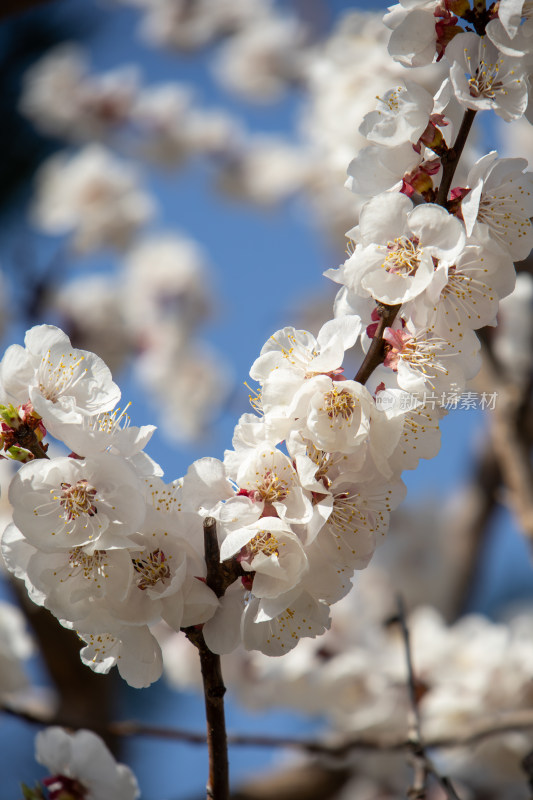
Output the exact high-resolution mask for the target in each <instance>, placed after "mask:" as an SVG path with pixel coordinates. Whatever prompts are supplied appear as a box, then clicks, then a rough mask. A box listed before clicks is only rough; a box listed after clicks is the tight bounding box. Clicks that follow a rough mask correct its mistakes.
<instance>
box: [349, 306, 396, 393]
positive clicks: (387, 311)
mask: <svg viewBox="0 0 533 800" xmlns="http://www.w3.org/2000/svg"><path fill="white" fill-rule="evenodd" d="M376 310H377V312H378V314H379V323H378V327H377V329H376V332H375V334H374V338H373V339H372V343H371V345H370V348H369V350H368V353H367V354H366V356H365V359H364V361H363V363H362V364H361V366H360V367H359V371H358V373H357V375H356V376H355V380H356V381H358V382H359V383H362V384H363V385H364V384H365V383H366V382H367V380H368V379H369V378H370V376H371V375H372V373H373V372H374V370H375V369H376V367H379V365H380V364H382V363H383V361H384V360H385V355H386V350H385V342H384V341H383V334H384V332H385V328H390V326H391V325H392V323H393V322H394V320H395V318H396V314H397V313H398V311H399V310H400V306H399V305H397V306H386V305H384V304H383V303H378V305H377V309H376Z"/></svg>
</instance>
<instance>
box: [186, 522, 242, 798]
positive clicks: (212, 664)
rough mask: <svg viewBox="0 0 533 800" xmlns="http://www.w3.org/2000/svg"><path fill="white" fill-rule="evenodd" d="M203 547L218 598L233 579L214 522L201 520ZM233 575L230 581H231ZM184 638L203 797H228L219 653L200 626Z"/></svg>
mask: <svg viewBox="0 0 533 800" xmlns="http://www.w3.org/2000/svg"><path fill="white" fill-rule="evenodd" d="M204 550H205V561H206V567H207V578H206V583H207V585H208V586H209V588H210V589H212V590H213V591H214V592H215V594H216V595H217V597H222V595H223V594H224V592H225V591H226V588H227V586H228V585H229V583H232V582H233V580H235V577H234V576H233V571H232V568H231V564H227V563H226V562H225V564H224V565H221V563H220V548H219V544H218V538H217V529H216V521H215V520H214V519H213V517H206V519H205V520H204ZM232 577H233V580H232ZM184 632H185V634H186V636H187V638H188V639H189V641H191V642H192V643H193V644H194V646H195V647H196V648H197V649H198V653H199V656H200V668H201V671H202V681H203V687H204V701H205V716H206V722H207V748H208V752H209V779H208V781H207V787H206V789H207V800H228V798H229V764H228V741H227V734H226V717H225V712H224V695H225V693H226V687H225V686H224V681H223V678H222V668H221V666H220V656H219V655H216V654H215V653H212V652H211V650H210V649H209V648H208V647H207V645H206V643H205V640H204V637H203V633H202V630H201V627H197V626H191V627H190V628H186V629H185V630H184Z"/></svg>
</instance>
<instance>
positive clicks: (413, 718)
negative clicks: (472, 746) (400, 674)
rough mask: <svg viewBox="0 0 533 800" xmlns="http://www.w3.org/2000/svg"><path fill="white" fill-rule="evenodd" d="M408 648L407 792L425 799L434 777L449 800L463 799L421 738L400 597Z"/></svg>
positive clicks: (414, 799) (408, 649)
mask: <svg viewBox="0 0 533 800" xmlns="http://www.w3.org/2000/svg"><path fill="white" fill-rule="evenodd" d="M397 621H398V623H399V625H400V628H401V631H402V638H403V643H404V649H405V662H406V666H407V688H408V690H409V722H408V724H409V732H408V741H409V744H410V751H411V760H412V764H413V770H414V774H413V784H412V786H411V788H410V789H409V790H408V791H407V797H408V798H409V800H426V797H427V790H426V785H427V779H428V776H429V775H430V774H431V775H433V776H434V778H435V779H436V780H437V783H438V784H439V786H440V787H441V789H443V790H444V792H445V793H446V797H448V798H449V800H460V798H459V796H458V794H457V793H456V791H455V789H454V788H453V786H452V783H451V781H450V779H449V778H447V777H445V776H444V775H441V774H440V773H439V772H438V771H437V769H436V767H435V765H434V764H433V762H432V761H431V759H430V758H429V756H428V755H427V753H426V746H425V744H424V741H423V739H422V725H421V721H420V710H419V707H418V690H417V680H416V677H415V672H414V667H413V656H412V652H411V637H410V635H409V627H408V625H407V619H406V616H405V607H404V603H403V600H402V597H401V596H400V595H399V596H398V619H397Z"/></svg>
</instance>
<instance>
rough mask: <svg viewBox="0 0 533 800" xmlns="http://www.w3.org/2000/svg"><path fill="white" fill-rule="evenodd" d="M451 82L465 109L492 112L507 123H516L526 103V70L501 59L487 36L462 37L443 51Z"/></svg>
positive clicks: (511, 58)
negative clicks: (447, 60) (446, 59)
mask: <svg viewBox="0 0 533 800" xmlns="http://www.w3.org/2000/svg"><path fill="white" fill-rule="evenodd" d="M446 56H447V57H448V59H449V60H450V62H451V67H450V80H451V82H452V85H453V88H454V91H455V96H456V98H457V100H458V101H459V102H460V103H461V105H462V106H463V107H464V108H470V109H472V110H474V111H485V110H492V111H494V112H495V113H496V114H498V116H499V117H501V118H502V119H504V120H505V121H506V122H510V121H511V120H513V119H519V118H520V117H521V116H522V115H523V114H524V112H525V110H526V107H527V101H528V78H527V68H526V66H525V64H524V63H522V62H521V61H520V59H516V58H513V57H509V56H506V55H504V54H503V53H502V52H500V50H498V49H497V47H495V45H493V44H492V42H491V41H490V40H488V39H487V37H486V36H478V35H477V34H476V33H461V34H459V35H458V36H456V37H455V38H454V39H453V40H452V41H451V42H450V44H449V45H448V47H447V48H446Z"/></svg>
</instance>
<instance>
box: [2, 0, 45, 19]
mask: <svg viewBox="0 0 533 800" xmlns="http://www.w3.org/2000/svg"><path fill="white" fill-rule="evenodd" d="M50 2H52V0H2V1H1V2H0V22H2V21H3V20H5V19H7V18H8V17H12V16H14V15H15V14H23V13H24V11H28V10H29V9H30V8H34V7H35V6H44V5H45V4H46V5H48V3H50Z"/></svg>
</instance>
